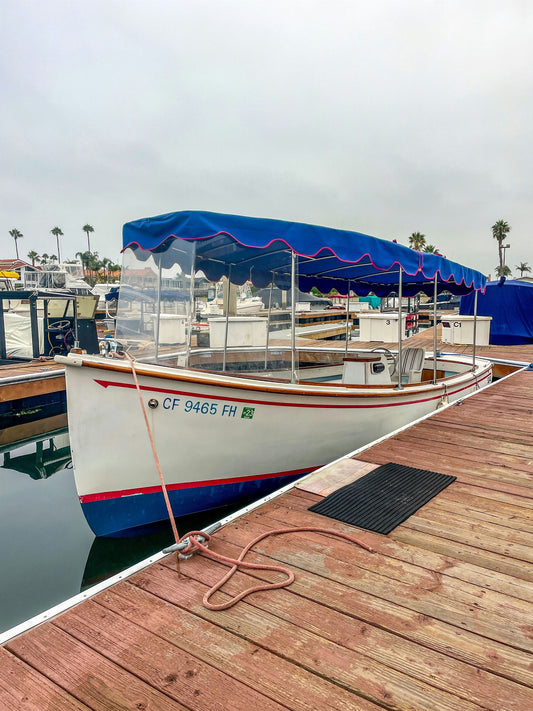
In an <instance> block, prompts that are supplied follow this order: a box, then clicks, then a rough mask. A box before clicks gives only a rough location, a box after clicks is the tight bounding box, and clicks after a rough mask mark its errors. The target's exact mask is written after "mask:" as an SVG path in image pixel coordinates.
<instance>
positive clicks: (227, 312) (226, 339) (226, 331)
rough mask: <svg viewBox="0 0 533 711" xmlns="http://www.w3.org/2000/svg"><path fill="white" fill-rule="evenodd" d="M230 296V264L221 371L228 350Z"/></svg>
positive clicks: (224, 366) (223, 369) (223, 368)
mask: <svg viewBox="0 0 533 711" xmlns="http://www.w3.org/2000/svg"><path fill="white" fill-rule="evenodd" d="M230 297H231V264H230V265H229V268H228V299H227V303H226V328H225V330H224V355H223V357H222V372H223V373H225V372H226V356H227V352H228V329H229V302H230Z"/></svg>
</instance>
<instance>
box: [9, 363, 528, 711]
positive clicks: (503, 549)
mask: <svg viewBox="0 0 533 711" xmlns="http://www.w3.org/2000/svg"><path fill="white" fill-rule="evenodd" d="M532 398H533V371H522V372H519V373H516V374H514V375H511V376H510V377H509V378H507V379H505V380H501V381H500V382H497V383H495V384H494V385H493V386H492V387H490V388H488V389H486V390H484V391H482V392H480V393H476V395H474V396H473V397H470V398H467V399H465V401H464V402H463V404H462V405H460V406H459V405H457V404H456V405H453V406H451V407H449V408H444V409H442V410H440V411H439V412H438V413H437V414H436V415H435V416H433V417H432V418H430V419H427V420H424V421H422V422H420V423H418V424H415V425H413V426H412V427H411V428H409V429H405V430H403V431H401V432H400V433H399V434H397V435H396V436H394V437H392V438H390V439H388V440H386V441H384V442H382V443H379V444H376V445H374V446H372V447H370V448H368V449H366V450H364V451H362V452H360V453H358V454H357V456H354V457H351V458H345V459H342V460H339V461H338V462H336V463H333V464H331V465H329V467H327V468H325V469H323V470H320V471H319V472H317V473H315V474H312V475H310V476H309V477H307V478H306V479H304V480H303V481H302V482H300V484H299V485H298V487H297V488H295V489H293V490H291V491H289V492H288V493H285V494H283V495H282V496H280V497H278V498H276V499H273V500H271V501H270V502H269V503H267V504H264V505H263V506H261V507H260V508H258V509H256V510H255V511H253V512H251V513H248V514H247V515H246V516H244V517H241V518H239V519H237V520H236V521H234V522H233V523H230V524H228V525H226V526H225V527H224V528H222V529H221V530H219V531H218V532H217V533H216V534H215V535H214V537H213V540H212V548H213V549H214V550H215V551H217V552H219V553H222V554H225V555H228V556H233V557H235V556H237V555H238V554H239V552H240V550H241V548H242V547H243V546H244V545H246V544H247V543H248V542H249V541H250V540H251V539H253V538H254V537H256V536H258V535H259V534H261V533H264V532H265V531H275V530H277V529H280V528H285V527H298V526H319V527H327V528H331V529H334V530H337V531H344V532H348V533H350V534H352V535H356V536H358V537H359V538H360V539H361V540H363V541H365V542H366V543H367V544H370V545H371V546H372V547H373V548H374V550H375V552H374V553H370V552H368V551H366V550H364V549H363V548H360V547H358V546H357V545H355V544H352V543H349V542H347V541H342V540H340V539H337V538H333V537H329V536H325V535H323V534H318V533H297V534H289V535H283V536H281V535H280V536H273V537H270V538H267V539H266V540H264V541H262V542H260V543H259V544H257V545H256V547H255V548H254V551H255V552H252V553H250V554H248V556H247V560H250V561H252V562H259V563H269V564H272V563H275V564H278V563H281V564H283V565H285V564H286V565H288V566H289V567H290V568H291V569H292V570H293V571H294V572H295V575H296V580H295V582H294V583H293V584H292V585H291V586H290V587H289V588H285V589H278V590H272V591H268V592H259V593H254V594H253V595H251V596H250V597H248V598H246V599H245V600H243V601H241V602H239V603H238V604H237V605H235V606H234V607H232V608H230V609H229V610H225V611H209V610H207V609H206V608H205V607H204V606H203V604H202V596H203V595H204V593H205V592H206V590H207V589H208V587H209V586H211V585H212V584H214V583H215V582H216V581H218V580H219V579H220V577H221V576H222V575H223V574H224V573H225V572H226V570H227V567H226V566H224V565H223V564H221V563H218V562H215V561H213V560H210V559H208V558H206V557H205V556H203V555H197V556H194V557H193V558H192V559H191V560H189V561H186V562H183V563H182V564H181V577H178V575H177V572H176V563H175V556H169V557H167V558H165V559H163V560H162V561H161V562H159V563H156V564H154V565H151V566H150V567H148V568H146V569H144V570H143V571H141V572H140V573H137V574H136V575H135V576H133V577H131V578H129V579H127V580H124V581H122V582H120V583H118V584H116V585H114V586H113V587H111V588H109V589H107V590H105V591H103V592H100V593H99V594H98V595H97V596H95V597H94V598H92V599H90V600H87V601H86V602H84V603H82V604H80V605H77V606H76V607H73V608H72V609H70V610H69V611H67V612H65V613H64V614H62V615H60V616H59V617H56V618H54V619H52V620H50V621H48V622H45V623H43V624H41V625H40V626H38V627H36V628H34V629H33V630H31V631H29V632H26V633H24V634H22V635H20V636H19V637H16V638H14V639H12V640H11V641H9V642H7V643H6V645H5V647H4V648H0V669H1V671H2V673H1V674H0V709H2V711H3V710H4V709H6V710H7V709H9V711H12V710H13V709H43V708H53V709H55V710H57V711H61V710H62V709H69V710H73V709H93V710H95V711H97V710H98V711H104V710H106V711H107V710H109V709H139V710H143V711H149V710H151V709H152V710H154V709H157V710H158V711H165V710H166V709H169V710H170V709H173V710H176V709H194V710H195V711H216V710H217V709H220V711H228V709H230V710H233V709H242V710H243V711H245V710H246V711H249V709H252V708H255V709H261V711H270V710H272V711H273V710H274V709H279V710H281V709H297V710H299V711H308V710H309V709H313V710H322V709H328V710H329V709H342V710H345V709H361V710H362V711H371V710H377V709H409V710H410V711H412V710H420V711H428V709H432V711H434V710H447V711H457V710H458V709H461V711H463V710H466V711H480V710H481V709H492V710H493V711H503V710H505V711H530V709H532V708H533V661H532V660H533V657H532V655H531V652H532V649H533V606H532V604H531V603H532V601H533V585H532V582H533V566H532V565H531V563H532V560H533V456H532V452H533V417H532V416H531V415H532V406H531V402H532ZM389 461H394V462H398V463H405V464H409V465H410V466H415V467H421V468H426V469H431V470H434V471H438V472H442V473H445V474H453V475H454V476H456V477H457V480H456V481H455V482H454V483H452V484H451V485H450V486H449V487H448V488H446V489H445V490H444V491H442V492H441V493H440V494H438V495H437V496H436V497H435V498H434V499H432V500H431V501H430V502H429V503H428V504H426V505H425V506H424V507H422V508H421V509H419V511H418V512H417V513H415V514H414V515H412V516H411V517H410V518H409V519H408V520H407V521H405V522H404V523H403V524H401V525H400V526H398V527H397V528H396V529H395V530H394V531H393V532H392V533H390V534H389V535H387V536H383V535H379V534H375V533H371V532H369V531H362V530H361V529H356V528H354V527H352V526H349V525H345V524H342V523H339V522H336V521H333V520H331V519H329V518H325V517H323V516H319V515H318V514H315V513H312V512H310V511H308V507H309V506H310V505H312V504H313V503H315V502H316V501H319V500H320V499H321V498H322V497H323V496H325V495H327V494H328V493H330V492H331V491H332V490H335V489H337V488H338V487H339V486H342V485H344V484H346V483H348V482H349V481H352V480H354V479H355V478H358V477H360V476H362V475H363V474H365V473H366V472H368V471H370V470H371V469H372V468H374V467H376V466H377V465H379V464H381V463H384V462H389ZM182 533H184V532H182ZM272 575H273V574H272V573H268V572H266V573H265V572H262V571H255V572H253V574H244V573H238V574H237V575H236V576H235V577H234V578H233V579H232V581H230V582H229V583H228V584H227V585H226V586H225V590H226V592H225V593H217V594H216V596H215V601H224V600H226V599H228V594H227V593H229V594H234V593H236V592H237V591H240V590H242V589H243V587H247V586H248V585H249V584H250V583H251V584H257V582H258V579H264V578H265V579H266V578H269V579H273V577H272ZM276 575H277V576H278V577H276ZM274 579H280V578H279V574H274Z"/></svg>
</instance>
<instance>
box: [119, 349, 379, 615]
mask: <svg viewBox="0 0 533 711" xmlns="http://www.w3.org/2000/svg"><path fill="white" fill-rule="evenodd" d="M124 355H125V356H126V358H127V359H128V361H129V362H130V366H131V372H132V373H133V379H134V380H135V387H136V389H137V394H138V396H139V401H140V403H141V409H142V413H143V416H144V422H145V424H146V429H147V432H148V437H149V439H150V444H151V446H152V453H153V455H154V461H155V465H156V468H157V473H158V474H159V480H160V482H161V489H162V491H163V496H164V498H165V504H166V507H167V511H168V517H169V519H170V525H171V526H172V532H173V533H174V540H175V541H176V546H177V547H178V552H177V554H176V565H177V569H178V574H180V555H183V556H185V555H190V554H192V553H194V552H195V551H196V550H201V551H202V553H204V554H205V555H207V556H208V557H210V558H213V559H214V560H218V561H220V562H222V563H228V564H229V565H231V568H230V569H229V570H228V572H227V573H226V574H225V575H224V576H223V577H222V578H221V579H220V580H219V581H218V583H215V585H213V586H212V587H211V588H209V590H208V591H207V592H206V593H205V595H204V597H203V604H204V607H206V608H207V609H208V610H215V611H217V610H227V609H228V608H230V607H232V606H233V605H235V604H236V603H237V602H239V601H240V600H242V599H243V598H245V597H247V596H248V595H251V594H252V593H254V592H259V591H263V590H276V589H278V588H285V587H287V586H288V585H290V584H291V583H292V582H294V573H293V572H292V571H291V570H290V569H289V568H286V567H284V566H282V565H268V564H266V563H247V562H245V561H244V560H243V559H244V557H245V555H246V554H247V553H248V551H249V550H250V549H251V548H252V547H253V546H254V545H255V544H256V543H259V541H262V540H263V539H264V538H267V537H268V536H279V535H281V534H284V533H303V532H309V533H324V534H326V535H328V536H336V537H337V538H343V539H345V540H347V541H349V542H350V543H356V544H357V545H359V546H361V547H362V548H364V549H365V550H367V551H370V553H373V552H374V549H373V548H371V547H370V546H369V545H368V544H366V543H364V542H363V541H360V540H359V539H357V538H354V537H353V536H349V535H348V534H347V533H342V532H341V531H333V530H332V529H329V528H319V527H315V526H301V527H298V528H278V529H275V530H273V531H267V532H266V533H262V534H261V535H259V536H256V538H254V539H253V540H252V541H250V543H248V544H247V545H246V546H245V547H244V548H243V549H242V551H241V553H240V555H239V557H238V558H230V557H228V556H225V555H221V554H220V553H215V552H214V551H212V550H210V549H209V548H208V547H207V545H204V543H202V542H201V541H200V540H198V539H199V538H200V537H201V538H202V539H203V540H204V541H205V544H207V543H208V542H209V540H210V538H211V536H210V535H209V534H208V533H206V532H205V531H190V532H189V533H187V534H186V535H185V536H182V537H181V538H180V536H179V534H178V529H177V526H176V521H175V520H174V513H173V511H172V505H171V503H170V499H169V496H168V492H167V487H166V484H165V480H164V478H163V472H162V471H161V465H160V463H159V457H158V455H157V450H156V446H155V442H154V438H153V435H152V429H151V427H150V422H149V421H148V415H147V412H146V407H145V405H144V400H143V399H142V393H141V388H140V386H139V381H138V379H137V371H136V369H135V364H134V361H133V358H132V357H131V356H130V355H129V353H126V351H124ZM185 541H188V545H184V542H185ZM239 568H246V569H248V570H272V571H274V572H278V573H284V574H285V575H286V576H287V577H286V578H285V580H281V581H280V582H277V583H263V584H262V585H254V586H252V587H249V588H247V589H246V590H243V591H242V592H241V593H239V594H238V595H235V596H234V597H232V598H231V599H230V600H228V601H227V602H222V603H219V604H214V603H212V602H210V598H211V597H212V596H213V595H214V594H215V593H216V592H217V591H218V590H220V588H221V587H222V586H223V585H224V584H225V583H227V582H228V580H229V579H230V578H231V577H232V576H233V575H234V574H235V573H236V572H237V570H239Z"/></svg>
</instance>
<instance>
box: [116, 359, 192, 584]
mask: <svg viewBox="0 0 533 711" xmlns="http://www.w3.org/2000/svg"><path fill="white" fill-rule="evenodd" d="M124 355H125V356H126V358H127V359H128V360H129V362H130V366H131V372H132V373H133V379H134V380H135V387H136V388H137V395H138V396H139V401H140V403H141V410H142V413H143V416H144V422H145V424H146V429H147V431H148V437H149V439H150V444H151V446H152V453H153V455H154V461H155V466H156V468H157V473H158V474H159V481H160V482H161V489H162V491H163V497H164V499H165V504H166V507H167V512H168V517H169V519H170V525H171V526H172V533H173V534H174V540H175V541H176V545H179V543H180V536H179V533H178V528H177V526H176V521H175V520H174V513H173V511H172V505H171V503H170V499H169V496H168V491H167V486H166V484H165V480H164V478H163V472H162V471H161V464H160V463H159V457H158V456H157V449H156V447H155V442H154V437H153V435H152V429H151V427H150V423H149V421H148V415H147V413H146V407H145V405H144V400H143V398H142V393H141V388H140V386H139V381H138V379H137V371H136V370H135V364H134V361H133V358H132V357H131V356H130V354H129V353H126V351H124ZM177 565H178V573H179V571H180V564H179V557H178V559H177Z"/></svg>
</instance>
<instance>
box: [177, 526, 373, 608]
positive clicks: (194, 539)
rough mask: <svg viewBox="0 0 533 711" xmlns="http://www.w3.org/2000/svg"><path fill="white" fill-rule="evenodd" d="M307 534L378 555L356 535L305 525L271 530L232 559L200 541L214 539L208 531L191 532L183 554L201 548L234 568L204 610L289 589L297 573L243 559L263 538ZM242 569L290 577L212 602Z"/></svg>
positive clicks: (216, 587)
mask: <svg viewBox="0 0 533 711" xmlns="http://www.w3.org/2000/svg"><path fill="white" fill-rule="evenodd" d="M303 532H310V533H324V534H326V535H328V536H337V537H338V538H343V539H345V540H347V541H349V542H350V543H357V545H359V546H361V547H362V548H364V549H365V550H367V551H370V553H373V552H374V549H373V548H371V547H370V546H369V545H368V544H366V543H364V542H363V541H360V540H359V539H357V538H354V537H353V536H349V535H348V534H347V533H342V532H341V531H333V530H332V529H329V528H318V527H316V526H301V527H298V528H278V529H275V530H273V531H267V532H266V533H262V534H261V535H259V536H257V537H256V538H254V539H253V541H250V543H248V545H246V546H245V547H244V548H243V549H242V551H241V553H240V555H239V557H238V558H229V557H228V556H225V555H221V554H220V553H215V552H214V551H213V550H211V549H209V548H208V547H207V546H206V545H204V544H203V543H201V542H200V541H199V540H198V538H199V537H202V538H203V539H204V540H205V542H206V543H207V542H208V541H209V539H210V538H211V537H210V535H209V534H208V533H205V532H204V531H191V532H190V533H187V535H186V536H183V538H182V541H184V540H185V539H189V540H190V543H189V545H188V546H187V547H186V548H184V549H183V550H182V551H181V553H182V554H184V555H186V554H191V553H194V552H195V551H196V550H198V549H199V550H201V551H202V553H204V554H205V555H207V556H208V557H210V558H213V559H215V560H219V561H221V562H222V563H229V564H230V565H231V566H232V567H231V568H230V570H228V572H227V573H226V574H225V575H224V576H223V577H222V578H221V579H220V580H219V581H218V583H215V585H213V586H212V587H211V588H209V590H208V591H207V592H206V593H205V595H204V597H203V604H204V607H206V608H207V609H208V610H227V609H228V608H229V607H232V606H233V605H235V604H236V603H237V602H239V600H242V599H243V598H245V597H246V596H247V595H251V594H252V593H254V592H259V591H263V590H276V589H278V588H285V587H287V586H288V585H290V584H291V583H292V582H293V581H294V573H293V572H292V571H291V570H289V568H286V567H284V566H281V565H267V564H266V563H247V562H245V561H244V560H243V558H244V556H245V555H246V554H247V553H248V551H249V550H250V548H252V547H253V546H254V545H255V544H256V543H259V541H262V540H263V538H267V537H268V536H279V535H280V534H284V533H303ZM178 556H179V553H178ZM239 568H247V569H248V570H272V571H275V572H278V573H284V574H285V575H286V576H287V577H286V578H285V580H281V581H280V582H278V583H263V584H261V585H254V586H252V587H249V588H247V589H246V590H243V591H242V592H241V593H239V594H238V595H235V596H234V597H232V598H231V599H230V600H228V601H227V602H222V603H219V604H214V603H212V602H210V598H211V597H212V596H213V595H214V594H215V593H216V592H217V591H218V590H220V588H221V587H222V586H223V585H224V584H225V583H227V582H228V580H229V579H230V578H231V577H232V576H233V575H234V574H235V573H236V572H237V570H238V569H239Z"/></svg>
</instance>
